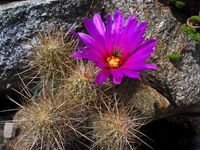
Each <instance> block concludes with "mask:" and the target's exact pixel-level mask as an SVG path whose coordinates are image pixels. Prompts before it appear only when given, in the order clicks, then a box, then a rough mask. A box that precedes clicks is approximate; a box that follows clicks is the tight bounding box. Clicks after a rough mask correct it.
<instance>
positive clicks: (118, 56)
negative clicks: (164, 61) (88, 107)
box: [73, 11, 156, 84]
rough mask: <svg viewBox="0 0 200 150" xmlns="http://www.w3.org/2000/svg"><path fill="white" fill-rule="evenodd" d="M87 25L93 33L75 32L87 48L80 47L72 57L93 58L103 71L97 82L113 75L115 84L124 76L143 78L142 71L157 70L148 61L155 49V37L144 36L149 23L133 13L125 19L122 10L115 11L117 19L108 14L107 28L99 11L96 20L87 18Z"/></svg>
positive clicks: (85, 22) (95, 16)
mask: <svg viewBox="0 0 200 150" xmlns="http://www.w3.org/2000/svg"><path fill="white" fill-rule="evenodd" d="M84 24H85V27H86V29H87V31H88V32H89V34H90V35H87V34H85V33H78V34H76V35H77V36H78V38H79V39H80V40H81V41H82V42H83V43H84V44H85V45H86V47H81V46H78V49H79V50H80V51H79V52H75V53H74V54H73V57H75V58H84V59H88V60H91V61H93V62H94V63H95V64H96V66H98V67H99V68H101V71H100V72H99V74H98V75H97V77H96V81H95V82H96V83H97V84H100V83H102V82H104V81H106V80H107V79H108V78H109V77H110V76H111V75H112V76H113V83H115V84H120V83H121V81H122V78H123V77H124V76H126V77H129V78H140V71H143V70H148V69H156V65H155V64H146V63H145V61H146V60H147V59H148V58H149V57H150V56H151V54H152V53H153V52H154V47H155V45H156V40H154V39H146V38H145V36H144V33H145V30H146V29H147V23H146V22H142V23H139V22H138V21H137V19H136V17H135V16H130V17H128V19H127V20H126V22H124V15H123V14H122V13H121V12H120V11H116V12H115V13H114V20H113V21H112V18H111V16H110V15H107V16H106V25H107V27H105V25H104V23H103V21H102V19H101V17H100V15H99V14H98V13H97V14H95V15H94V17H93V19H88V18H85V19H84Z"/></svg>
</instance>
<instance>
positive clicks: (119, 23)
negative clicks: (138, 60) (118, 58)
mask: <svg viewBox="0 0 200 150" xmlns="http://www.w3.org/2000/svg"><path fill="white" fill-rule="evenodd" d="M123 23H124V15H123V14H122V13H121V12H120V11H119V10H118V11H116V12H115V13H114V29H113V34H114V39H115V44H116V46H117V45H118V44H119V40H120V39H121V34H122V31H123Z"/></svg>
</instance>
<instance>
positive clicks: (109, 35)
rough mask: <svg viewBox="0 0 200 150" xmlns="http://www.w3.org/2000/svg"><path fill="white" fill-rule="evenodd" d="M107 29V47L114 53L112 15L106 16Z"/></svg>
mask: <svg viewBox="0 0 200 150" xmlns="http://www.w3.org/2000/svg"><path fill="white" fill-rule="evenodd" d="M106 23H107V31H106V34H105V48H106V50H107V51H108V52H109V53H112V51H113V47H114V38H113V36H112V34H113V33H112V30H113V27H112V18H111V16H110V15H107V16H106Z"/></svg>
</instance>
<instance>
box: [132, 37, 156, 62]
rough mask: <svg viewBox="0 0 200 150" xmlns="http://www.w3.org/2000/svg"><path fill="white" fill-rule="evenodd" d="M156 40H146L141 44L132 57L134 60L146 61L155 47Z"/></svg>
mask: <svg viewBox="0 0 200 150" xmlns="http://www.w3.org/2000/svg"><path fill="white" fill-rule="evenodd" d="M156 44H157V40H155V39H152V40H147V41H145V43H143V44H142V45H141V46H140V47H138V48H137V49H136V52H135V54H133V55H134V58H135V59H136V58H137V59H143V60H145V59H147V58H148V57H149V56H150V55H151V54H152V53H153V52H154V50H153V48H154V47H155V46H156Z"/></svg>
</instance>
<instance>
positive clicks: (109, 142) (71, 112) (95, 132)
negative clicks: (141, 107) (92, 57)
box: [14, 30, 145, 150]
mask: <svg viewBox="0 0 200 150" xmlns="http://www.w3.org/2000/svg"><path fill="white" fill-rule="evenodd" d="M77 43H78V41H77V40H76V39H75V38H73V37H72V36H71V35H69V34H65V32H64V31H62V30H59V31H57V32H53V33H40V34H39V36H38V41H37V42H36V43H35V42H33V43H32V46H33V49H34V52H35V55H34V57H32V60H33V63H34V68H33V72H34V74H37V76H39V77H40V81H37V84H36V88H34V90H33V91H31V92H30V90H28V88H27V87H25V89H26V90H25V91H26V92H25V94H21V95H22V97H23V102H24V103H23V105H19V106H20V107H21V110H20V111H19V112H18V113H17V114H16V115H15V117H14V120H18V122H17V124H18V127H19V128H20V130H21V132H20V134H19V136H18V137H17V140H18V142H17V144H16V145H18V146H20V145H23V147H24V148H25V149H33V150H36V149H37V150H38V149H39V150H43V149H48V150H51V149H52V150H53V149H61V150H64V149H66V147H67V148H68V149H69V147H71V149H73V144H74V141H79V142H78V143H84V140H83V141H82V139H86V140H87V141H89V143H90V144H89V145H90V146H88V149H102V148H103V149H107V150H126V149H133V148H134V147H135V143H137V144H138V142H141V141H142V140H141V139H140V136H141V135H142V133H141V132H140V131H139V129H140V127H141V126H142V125H143V124H144V120H145V119H144V118H142V117H141V116H139V115H138V114H139V113H138V112H137V111H135V110H134V108H133V107H132V106H130V105H129V106H126V105H125V104H124V103H125V102H127V100H119V99H120V98H119V99H118V98H117V95H118V94H117V93H116V92H117V91H116V90H114V89H115V86H114V85H113V84H111V83H110V82H109V81H107V82H106V83H105V84H104V85H96V84H95V83H94V80H95V76H96V73H97V72H98V71H99V70H97V68H96V67H95V65H94V64H92V63H91V62H86V61H85V60H75V59H73V58H72V57H71V54H72V52H73V51H74V50H75V48H76V44H77ZM85 145H87V144H85ZM86 147H87V146H86ZM75 149H76V148H75Z"/></svg>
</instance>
